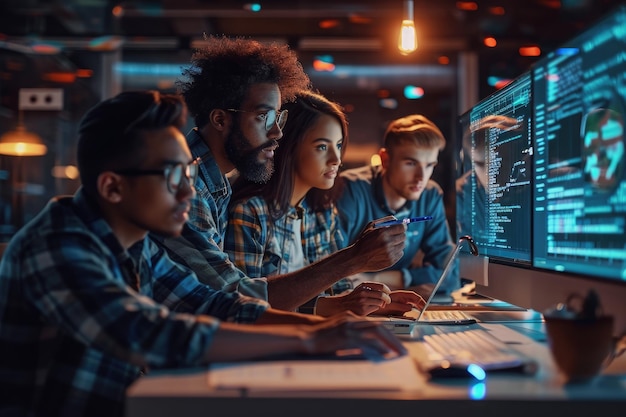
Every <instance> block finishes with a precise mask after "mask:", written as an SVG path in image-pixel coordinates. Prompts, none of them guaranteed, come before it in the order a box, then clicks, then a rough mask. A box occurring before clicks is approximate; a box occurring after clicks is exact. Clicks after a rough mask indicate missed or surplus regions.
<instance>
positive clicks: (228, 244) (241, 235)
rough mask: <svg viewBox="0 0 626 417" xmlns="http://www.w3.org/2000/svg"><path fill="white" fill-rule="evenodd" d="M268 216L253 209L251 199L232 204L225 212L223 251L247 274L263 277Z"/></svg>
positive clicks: (255, 208)
mask: <svg viewBox="0 0 626 417" xmlns="http://www.w3.org/2000/svg"><path fill="white" fill-rule="evenodd" d="M267 217H268V216H266V215H264V212H263V211H261V210H257V207H256V205H255V204H253V200H251V199H249V200H245V201H241V202H238V203H237V204H234V205H233V206H232V207H231V209H230V213H229V217H228V227H227V228H226V237H225V238H224V251H225V252H226V253H228V256H229V257H230V259H231V261H232V262H233V263H234V264H235V266H237V267H238V268H239V269H241V270H242V271H244V272H245V273H246V274H247V275H248V276H251V277H260V276H263V275H264V273H263V259H264V255H265V247H266V242H267V241H268V238H269V236H268V233H269V230H268V222H269V219H268V218H267Z"/></svg>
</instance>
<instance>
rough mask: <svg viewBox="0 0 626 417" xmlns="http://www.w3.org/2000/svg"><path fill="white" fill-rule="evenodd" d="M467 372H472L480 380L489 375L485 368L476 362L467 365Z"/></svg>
mask: <svg viewBox="0 0 626 417" xmlns="http://www.w3.org/2000/svg"><path fill="white" fill-rule="evenodd" d="M467 372H469V373H470V374H472V376H474V378H476V379H477V380H479V381H482V380H484V379H485V378H486V377H487V373H486V372H485V370H484V369H483V368H481V367H480V366H478V365H476V364H474V363H472V364H469V365H467Z"/></svg>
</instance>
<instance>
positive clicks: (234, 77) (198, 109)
mask: <svg viewBox="0 0 626 417" xmlns="http://www.w3.org/2000/svg"><path fill="white" fill-rule="evenodd" d="M183 76H184V77H183V78H181V79H180V80H178V81H177V85H178V87H179V89H180V92H181V93H182V95H183V97H184V98H185V101H186V103H187V107H188V108H189V113H190V114H191V116H192V117H193V118H194V121H195V124H196V126H198V127H203V126H204V125H205V124H206V123H207V122H208V117H209V113H210V112H211V110H213V109H220V108H221V109H227V108H238V107H239V105H240V104H241V103H242V102H243V100H244V98H245V95H246V93H247V92H248V90H249V88H250V86H251V85H253V84H258V83H275V84H277V85H278V88H279V89H280V92H281V96H282V100H283V103H285V102H288V101H292V100H293V99H294V97H295V94H296V92H299V91H302V90H308V89H310V88H311V81H310V80H309V77H308V75H307V74H306V73H305V72H304V70H303V68H302V64H301V63H300V61H298V58H297V56H296V53H295V52H294V51H292V50H291V49H289V47H288V46H287V45H282V44H276V43H271V44H264V43H260V42H257V41H254V40H251V39H244V38H227V37H225V36H221V37H216V36H207V37H205V46H204V47H203V48H202V49H198V50H196V51H195V53H194V54H193V56H192V58H191V67H190V68H188V69H185V70H184V71H183Z"/></svg>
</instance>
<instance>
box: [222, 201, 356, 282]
mask: <svg viewBox="0 0 626 417" xmlns="http://www.w3.org/2000/svg"><path fill="white" fill-rule="evenodd" d="M298 218H301V219H302V223H301V229H300V232H301V241H298V242H296V241H295V239H296V235H295V234H294V232H293V230H294V221H295V220H296V219H298ZM293 245H300V246H301V247H302V251H303V254H304V265H307V264H310V263H313V262H315V261H318V260H320V259H322V258H324V257H326V256H328V255H330V254H331V253H333V252H336V251H338V250H339V249H342V248H344V247H345V246H346V239H345V237H344V234H343V232H342V231H341V229H340V228H339V225H338V217H337V212H336V209H335V208H332V209H328V210H325V211H323V212H313V211H312V210H310V209H309V208H308V207H307V205H306V202H304V201H303V202H302V204H301V205H300V206H298V207H290V209H289V211H288V212H287V213H286V214H285V215H284V216H283V217H281V218H280V219H277V220H273V219H272V217H271V215H270V213H269V207H268V206H267V203H266V202H265V200H264V199H263V198H262V197H258V196H257V197H252V198H249V199H247V200H245V201H240V202H238V203H237V204H235V205H233V207H232V208H231V210H230V218H229V221H228V230H227V232H226V238H225V241H224V248H225V250H226V252H227V253H228V255H229V256H230V258H231V260H232V261H233V262H234V263H235V265H237V267H238V268H240V269H241V270H242V271H244V272H246V274H248V276H251V277H255V276H269V275H274V274H279V273H280V274H285V273H288V272H292V271H291V270H290V269H289V265H291V264H292V261H293V259H290V256H291V255H292V254H293V251H291V250H289V248H291V247H293ZM351 288H352V285H351V284H350V282H349V281H348V280H345V279H342V280H340V281H338V282H337V283H335V285H333V287H332V291H333V293H335V294H339V293H341V292H343V291H345V290H348V289H351Z"/></svg>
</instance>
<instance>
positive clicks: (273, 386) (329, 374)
mask: <svg viewBox="0 0 626 417" xmlns="http://www.w3.org/2000/svg"><path fill="white" fill-rule="evenodd" d="M208 378H209V381H208V382H209V387H211V388H213V389H241V390H246V391H248V392H256V391H258V392H267V391H280V392H285V391H291V392H297V391H303V392H311V391H332V392H336V391H346V390H347V391H353V390H371V391H404V390H415V389H419V388H421V386H422V385H423V380H422V379H421V378H420V377H419V374H418V372H417V368H416V367H415V362H413V358H412V357H411V356H410V355H404V356H401V357H398V358H395V359H390V360H384V361H380V362H374V361H370V360H347V361H342V360H316V359H315V358H311V359H309V360H275V361H260V362H238V363H215V364H212V365H211V366H210V372H209V375H208Z"/></svg>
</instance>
